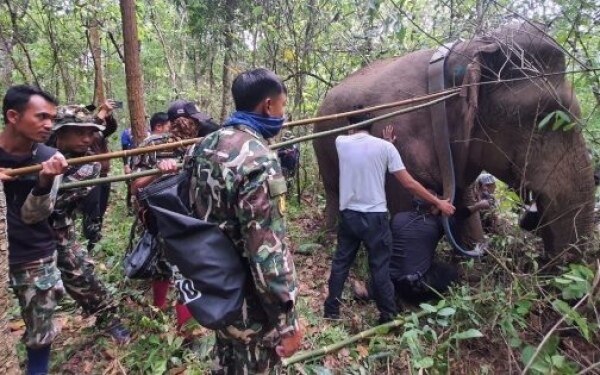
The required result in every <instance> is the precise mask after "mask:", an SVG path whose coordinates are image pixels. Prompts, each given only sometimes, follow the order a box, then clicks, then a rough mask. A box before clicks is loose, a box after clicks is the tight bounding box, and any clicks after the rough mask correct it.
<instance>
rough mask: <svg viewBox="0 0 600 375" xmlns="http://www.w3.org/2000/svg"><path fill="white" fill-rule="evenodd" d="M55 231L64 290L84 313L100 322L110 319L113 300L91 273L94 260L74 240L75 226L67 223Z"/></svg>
mask: <svg viewBox="0 0 600 375" xmlns="http://www.w3.org/2000/svg"><path fill="white" fill-rule="evenodd" d="M55 231H56V234H57V237H58V244H57V256H58V260H57V265H58V269H59V270H60V273H61V278H62V281H63V284H64V286H65V289H66V290H67V293H69V295H70V296H71V297H72V298H73V299H74V300H75V302H77V304H78V305H79V306H81V307H82V309H83V312H84V313H85V314H86V315H92V314H95V315H97V317H98V318H99V319H101V320H102V322H105V321H106V322H107V321H109V320H111V319H112V317H113V315H114V314H115V311H116V304H115V301H114V300H113V298H112V296H111V295H110V294H109V292H108V290H106V287H105V286H104V284H103V283H102V282H101V281H100V280H99V279H98V277H97V276H96V274H95V273H94V262H93V261H92V260H91V258H90V257H89V255H88V252H87V250H86V249H85V248H83V247H82V246H81V244H80V243H79V242H77V240H76V233H75V228H74V227H73V226H72V225H71V226H68V227H65V228H59V229H55Z"/></svg>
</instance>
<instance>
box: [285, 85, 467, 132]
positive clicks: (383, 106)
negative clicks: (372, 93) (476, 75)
mask: <svg viewBox="0 0 600 375" xmlns="http://www.w3.org/2000/svg"><path fill="white" fill-rule="evenodd" d="M459 90H460V89H459V88H454V89H448V90H444V91H440V92H436V93H434V94H429V95H422V96H417V97H414V98H410V99H404V100H399V101H397V102H392V103H386V104H379V105H374V106H372V107H367V108H361V109H356V110H354V111H349V112H343V113H334V114H332V115H327V116H321V117H313V118H307V119H304V120H296V121H290V122H286V123H285V124H283V126H284V127H294V126H299V125H309V124H314V123H317V122H323V121H328V120H337V119H340V118H344V117H348V116H353V115H359V114H361V113H367V112H373V111H380V110H382V109H388V108H393V107H400V106H403V105H409V104H414V103H419V102H422V101H425V100H429V99H435V98H439V97H440V96H444V95H448V94H452V93H454V92H458V91H459Z"/></svg>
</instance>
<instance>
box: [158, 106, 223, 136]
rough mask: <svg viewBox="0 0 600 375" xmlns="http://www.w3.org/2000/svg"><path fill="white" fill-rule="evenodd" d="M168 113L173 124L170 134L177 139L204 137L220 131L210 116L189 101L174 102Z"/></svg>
mask: <svg viewBox="0 0 600 375" xmlns="http://www.w3.org/2000/svg"><path fill="white" fill-rule="evenodd" d="M167 113H168V115H169V121H170V122H171V128H170V132H171V133H172V134H173V135H174V136H175V137H179V136H181V137H182V138H189V137H204V136H206V135H208V134H210V133H212V132H214V131H215V130H218V129H219V125H218V124H217V123H215V122H214V121H213V119H212V117H211V116H210V115H209V114H207V113H204V112H202V111H200V110H199V109H198V106H197V105H196V103H194V102H191V101H189V100H183V99H177V100H175V101H173V102H172V103H171V105H170V106H169V110H168V111H167ZM180 120H181V121H180ZM184 120H188V121H184ZM178 134H179V135H178ZM184 135H185V136H184Z"/></svg>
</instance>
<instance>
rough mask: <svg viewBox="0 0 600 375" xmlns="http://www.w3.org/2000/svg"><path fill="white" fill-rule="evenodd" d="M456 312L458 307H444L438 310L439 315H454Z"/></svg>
mask: <svg viewBox="0 0 600 375" xmlns="http://www.w3.org/2000/svg"><path fill="white" fill-rule="evenodd" d="M455 313H456V309H455V308H453V307H444V308H443V309H441V310H440V311H438V312H437V314H438V315H439V316H452V315H454V314H455Z"/></svg>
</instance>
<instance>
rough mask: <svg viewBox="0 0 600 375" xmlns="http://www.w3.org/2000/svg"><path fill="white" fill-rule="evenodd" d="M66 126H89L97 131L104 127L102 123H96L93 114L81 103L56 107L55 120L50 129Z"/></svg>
mask: <svg viewBox="0 0 600 375" xmlns="http://www.w3.org/2000/svg"><path fill="white" fill-rule="evenodd" d="M66 126H77V127H81V128H84V127H91V128H96V129H97V130H99V131H103V130H104V129H105V126H104V125H101V124H98V123H97V122H96V118H95V117H94V114H93V113H92V112H91V111H90V110H89V109H87V108H85V107H84V106H82V105H65V106H60V107H58V109H57V113H56V120H55V122H54V126H53V127H52V130H54V131H56V130H58V129H60V128H64V127H66Z"/></svg>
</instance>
